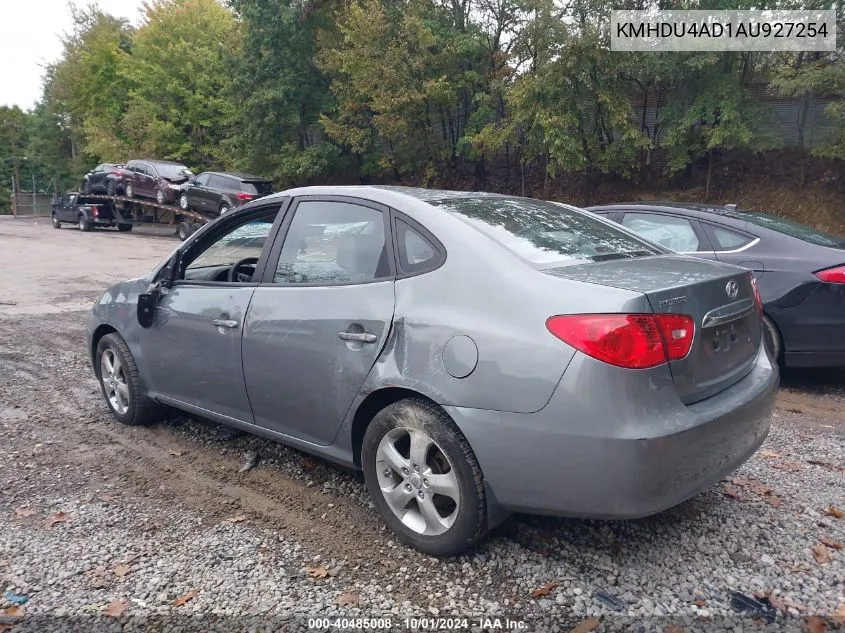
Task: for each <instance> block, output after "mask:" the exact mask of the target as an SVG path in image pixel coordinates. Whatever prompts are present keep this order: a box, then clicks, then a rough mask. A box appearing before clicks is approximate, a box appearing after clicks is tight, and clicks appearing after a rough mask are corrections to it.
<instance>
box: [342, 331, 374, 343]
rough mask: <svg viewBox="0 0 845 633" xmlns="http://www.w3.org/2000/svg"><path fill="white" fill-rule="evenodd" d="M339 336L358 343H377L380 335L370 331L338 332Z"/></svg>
mask: <svg viewBox="0 0 845 633" xmlns="http://www.w3.org/2000/svg"><path fill="white" fill-rule="evenodd" d="M337 338H339V339H340V340H341V341H356V342H358V343H375V342H376V341H377V340H378V337H377V336H376V335H375V334H372V333H370V332H338V333H337Z"/></svg>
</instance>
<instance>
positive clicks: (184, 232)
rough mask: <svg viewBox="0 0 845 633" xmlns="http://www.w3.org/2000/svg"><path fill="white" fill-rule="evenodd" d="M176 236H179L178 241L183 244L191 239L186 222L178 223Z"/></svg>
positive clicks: (189, 228)
mask: <svg viewBox="0 0 845 633" xmlns="http://www.w3.org/2000/svg"><path fill="white" fill-rule="evenodd" d="M176 235H178V236H179V241H180V242H184V241H185V240H186V239H188V238H189V237H191V225H190V224H188V223H187V222H180V223H179V225H178V226H177V227H176Z"/></svg>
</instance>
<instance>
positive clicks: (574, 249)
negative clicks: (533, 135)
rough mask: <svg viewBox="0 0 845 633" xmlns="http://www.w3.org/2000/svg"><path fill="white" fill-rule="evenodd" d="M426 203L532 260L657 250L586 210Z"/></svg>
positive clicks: (464, 201) (523, 202)
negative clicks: (453, 215)
mask: <svg viewBox="0 0 845 633" xmlns="http://www.w3.org/2000/svg"><path fill="white" fill-rule="evenodd" d="M429 204H432V205H434V206H439V207H442V208H443V209H446V210H448V211H451V212H452V213H454V214H455V215H456V216H458V217H459V218H461V219H462V220H464V221H465V222H467V223H468V224H471V225H472V226H474V227H475V228H477V229H478V230H479V231H481V232H482V233H485V234H486V235H488V236H490V237H491V238H493V239H494V240H495V241H496V242H498V243H499V244H501V245H502V246H504V247H505V248H507V249H508V250H509V251H511V252H513V253H515V254H516V255H518V256H520V257H522V258H523V259H526V260H528V261H529V262H531V263H532V264H537V265H544V264H551V263H560V262H561V261H562V260H572V262H573V263H581V262H585V261H588V262H598V261H606V260H610V259H621V258H626V257H644V256H648V255H659V254H661V251H659V250H657V249H656V248H654V246H652V245H650V244H648V243H646V242H644V241H641V240H638V239H637V238H636V237H634V236H632V235H630V234H628V233H626V232H624V231H622V230H619V229H617V228H615V227H614V226H612V225H610V224H606V223H605V222H604V221H602V220H600V219H598V218H595V217H591V216H590V215H588V214H587V213H586V212H580V211H578V210H575V209H573V208H569V207H566V206H564V205H560V204H556V203H553V202H545V201H542V200H530V199H528V198H504V197H502V198H499V197H489V198H487V197H485V198H453V199H447V200H439V201H432V202H430V203H429Z"/></svg>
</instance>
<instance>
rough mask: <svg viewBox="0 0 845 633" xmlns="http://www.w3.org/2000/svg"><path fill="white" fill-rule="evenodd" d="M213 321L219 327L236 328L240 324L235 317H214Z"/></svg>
mask: <svg viewBox="0 0 845 633" xmlns="http://www.w3.org/2000/svg"><path fill="white" fill-rule="evenodd" d="M211 322H212V323H213V324H214V325H216V326H217V327H227V328H229V329H234V328H236V327H238V325H239V323H238V322H237V321H235V320H234V319H212V320H211Z"/></svg>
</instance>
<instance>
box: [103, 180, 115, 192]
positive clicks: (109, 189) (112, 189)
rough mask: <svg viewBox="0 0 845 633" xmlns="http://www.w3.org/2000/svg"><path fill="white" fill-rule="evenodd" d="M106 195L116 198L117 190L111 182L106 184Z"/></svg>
mask: <svg viewBox="0 0 845 633" xmlns="http://www.w3.org/2000/svg"><path fill="white" fill-rule="evenodd" d="M106 195H109V196H114V195H117V190H116V189H115V187H114V182H112V181H111V180H109V181H107V182H106Z"/></svg>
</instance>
